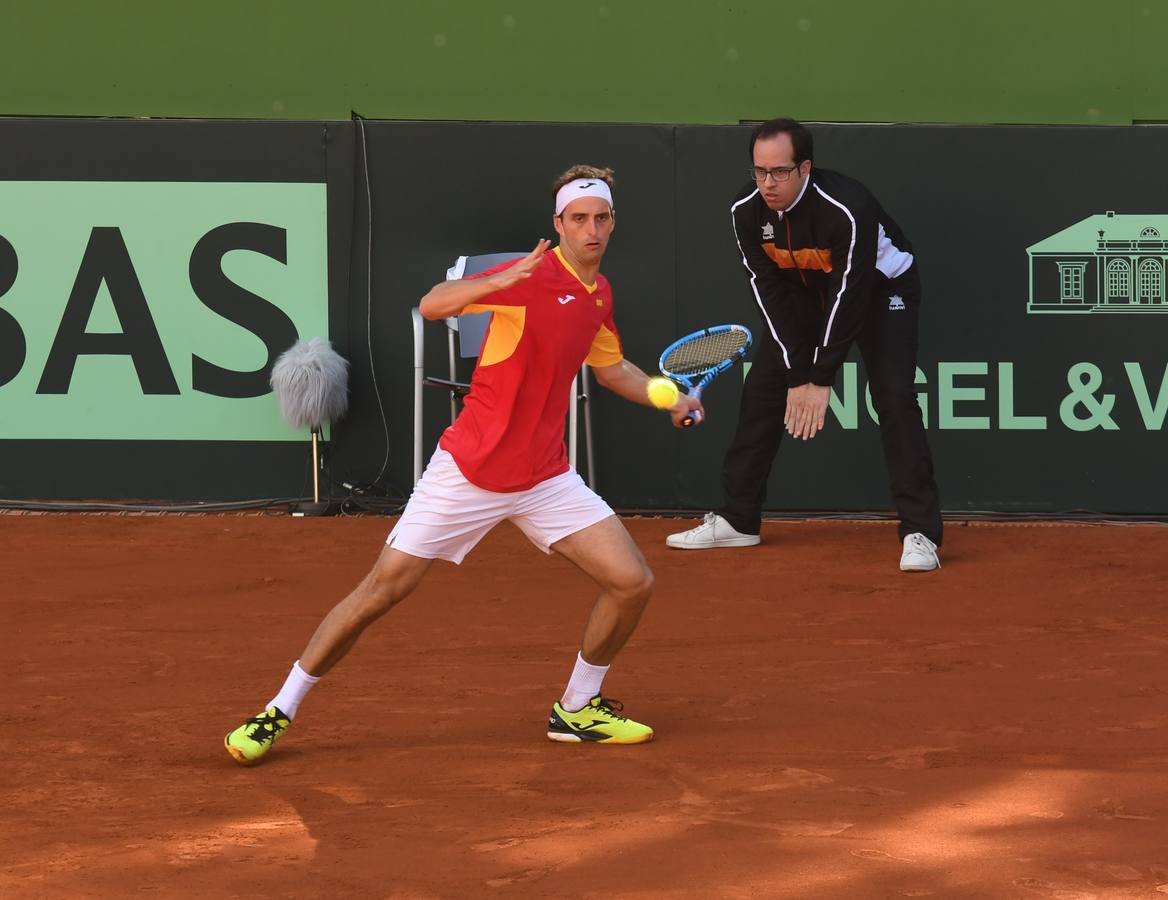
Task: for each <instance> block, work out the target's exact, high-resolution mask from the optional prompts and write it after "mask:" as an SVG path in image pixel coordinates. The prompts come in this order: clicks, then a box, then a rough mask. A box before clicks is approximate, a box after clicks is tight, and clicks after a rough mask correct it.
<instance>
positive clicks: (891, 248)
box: [730, 167, 917, 387]
mask: <svg viewBox="0 0 1168 900" xmlns="http://www.w3.org/2000/svg"><path fill="white" fill-rule="evenodd" d="M730 210H731V213H730V214H731V218H732V220H733V224H734V234H735V237H736V238H737V239H738V247H739V249H740V250H741V252H742V263H743V265H745V266H746V270H747V272H748V273H749V275H750V286H751V289H752V291H753V293H754V298H755V301H756V302H757V303H758V306H759V309H760V310H761V312H762V316H763V320H764V322H765V324H766V327H767V330H768V331H769V333H770V336H771V338H772V339H773V340H774V341H775V342H776V343H777V344H778V345H779V349H780V351H781V353H782V356H783V362H784V363H785V365H786V367H787V385H788V387H798V386H799V385H801V384H807V383H808V382H811V383H812V384H818V385H830V384H832V382H833V381H834V379H835V374H836V372H837V371H838V370H839V367H840V366H841V365H842V364H843V361H844V359H845V357H846V356H847V355H848V348H849V347H851V344H852V341H853V340H854V339H855V337H856V335H857V334H858V333H859V331H860V328H861V326H862V325H863V324H864V320H865V317H866V315H867V313H868V309H869V304H870V302H871V296H872V294H873V291H874V290H876V289H879V288H882V287H887V283H888V282H889V281H892V280H893V279H901V278H905V277H909V278H916V277H917V273H916V268H915V266H914V260H913V255H912V246H911V245H910V244H909V242H908V239H907V238H906V237H905V235H904V232H902V231H901V230H900V226H898V225H897V224H896V222H894V221H893V220H892V218H891V217H890V216H889V215H888V214H887V213H886V212H885V211H884V210H883V209H882V208H881V206H880V203H879V201H878V200H877V199H876V198H875V197H874V196H873V195H872V192H871V191H869V190H868V189H867V188H866V187H865V186H864V185H863V184H861V183H860V182H858V181H856V180H855V179H854V178H849V177H848V176H846V175H842V174H840V173H839V172H833V171H830V170H828V169H817V168H814V167H813V168H812V170H811V175H810V177H809V178H808V179H807V181H806V182H805V184H804V186H803V190H802V193H801V194H800V195H799V197H798V198H797V199H796V200H795V202H794V203H793V204H792V205H791V206H790V207H789V208H788V209H786V210H780V211H775V210H771V209H769V208H767V205H766V203H764V202H763V199H762V195H761V194H760V193H759V191H758V188H757V187H756V185H755V184H754V182H749V183H748V184H747V185H746V187H744V188H743V189H742V191H741V192H740V193H739V194H738V197H737V198H736V199H735V202H734V204H733V205H732V206H731V208H730Z"/></svg>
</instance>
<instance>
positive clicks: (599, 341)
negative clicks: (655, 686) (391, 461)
mask: <svg viewBox="0 0 1168 900" xmlns="http://www.w3.org/2000/svg"><path fill="white" fill-rule="evenodd" d="M612 187H613V177H612V172H611V170H609V169H598V168H595V167H592V166H575V167H573V168H571V169H569V170H568V171H567V172H565V173H564V174H563V175H561V176H560V177H559V178H558V179H557V180H556V182H555V185H554V193H555V215H554V216H553V219H552V224H553V225H554V227H555V229H556V232H557V234H558V235H559V238H560V242H559V245H558V246H556V247H555V248H554V249H551V250H550V252H549V248H550V247H551V244H550V242H549V241H546V240H540V241H539V243H538V244H536V246H535V248H534V249H533V250H532V251H531V253H529V254H528V255H527V256H526V257H523V258H522V259H519V260H518V261H515V260H513V261H511V262H507V263H503V264H502V265H499V266H496V267H495V268H493V269H489V270H487V271H486V272H483V273H482V274H481V275H477V276H472V277H468V278H465V279H462V280H461V281H448V282H442V283H440V284H437V285H435V286H434V287H433V288H432V289H431V290H430V292H429V293H428V294H427V295H426V296H425V297H424V298H422V301H421V304H420V308H421V312H422V315H424V316H425V317H426V318H427V319H443V318H446V317H448V316H455V315H459V314H460V313H464V312H484V311H490V312H492V313H493V314H494V315H493V316H492V319H491V324H490V327H489V329H488V331H487V335H486V338H485V340H484V343H483V348H482V351H481V354H480V356H479V362H478V367H477V368H476V369H475V372H474V376H473V378H472V379H471V387H470V393H469V394H468V395H467V397H466V401H465V405H464V407H463V411H462V413H461V414H460V415H459V417H458V419H457V420H456V421H455V423H454V424H453V425H451V426H450V428H448V429H447V430H446V432H445V433H444V434H443V435H442V438H441V439H440V441H439V443H438V448H437V449H436V450H435V451H434V455H433V456H432V457H431V458H430V462H429V465H428V466H427V467H426V471H425V473H424V474H423V476H422V478H421V480H420V481H419V482H418V484H417V486H416V487H415V489H414V492H413V495H412V496H411V497H410V500H409V503H408V504H406V508H405V510H404V511H403V513H402V515H401V518H400V519H399V520H398V522H397V525H396V526H395V527H394V529H393V530H392V531H391V532H390V535H389V537H388V539H387V541H386V546H385V547H384V548H383V549H382V551H381V555H380V557H379V558H378V560H377V562H376V564H375V565H374V566H373V569H372V571H370V572H369V574H368V575H366V576H365V579H364V580H363V581H362V582H361V583H360V584H359V585H357V587H356V588H355V589H354V590H353V591H352V593H350V594H349V595H348V596H347V597H346V598H345V599H344V600H342V601H341V602H340V603H338V604H337V605H336V606H335V607H333V609H332V611H331V612H329V614H328V615H327V616H325V618H324V620H323V621H322V622H321V623H320V625H319V627H318V628H317V629H316V633H315V634H313V636H312V639H311V640H310V641H309V642H308V646H307V647H305V649H304V652H303V653H301V654H300V658H299V659H298V660H297V661H296V662H295V663H293V665H292V669H291V671H290V672H289V674H288V677H287V679H286V680H285V682H284V686H283V687H282V688H280V690H279V692H278V693H277V694H276V695H275V697H273V698H272V700H271V701H270V702H269V703H268V704H267V705H266V706H265V708H264V710H263V712H261V713H260V714H259V715H257V716H255V717H254V718H251V719H248V720H247V721H246V722H244V723H243V724H242V725H240V726H239V727H238V728H236V729H235V730H234V731H232V732H230V733H229V734H228V735H227V737H226V738H225V744H226V747H227V750H228V752H229V753H230V754H231V756H232V757H233V758H234V759H235V760H236V762H239V763H241V764H243V765H253V764H255V763H257V762H259V761H260V760H261V759H262V758H263V756H264V754H265V753H267V751H268V750H269V749H270V748H271V746H272V745H273V744H274V743H275V741H276V740H277V739H278V738H279V737H280V736H281V735H282V734H283V733H284V732H285V730H286V729H287V728H288V726H289V724H290V723H291V722H292V720H293V718H294V717H295V716H296V713H297V710H298V708H299V706H300V703H301V701H302V700H303V699H304V697H305V695H306V694H307V693H308V691H309V690H310V689H311V688H312V686H313V685H314V684H316V683H317V681H318V680H319V679H320V678H321V677H322V676H323V675H324V674H325V673H327V672H328V671H329V670H330V669H332V668H333V666H335V665H336V664H337V663H338V662H340V660H341V659H342V658H343V657H344V656H345V654H346V653H348V652H349V650H350V649H352V647H353V645H354V644H355V643H356V641H357V639H358V638H359V637H360V636H361V634H362V632H364V630H365V629H366V628H367V627H368V626H369V625H371V624H372V623H373V622H375V621H376V620H377V619H379V618H380V617H381V616H383V615H385V613H387V612H389V610H391V609H392V608H393V607H394V606H396V605H397V604H398V603H399V602H401V601H402V600H404V599H405V598H406V597H407V596H408V595H409V593H410V592H411V591H412V590H413V589H414V588H416V587H417V586H418V584H419V582H420V581H421V580H422V577H423V576H424V575H425V574H426V572H427V570H428V569H429V568H430V566H431V564H432V563H433V561H434V560H435V559H444V560H448V561H450V562H452V563H456V564H457V563H460V562H462V560H463V558H464V557H465V556H466V554H467V553H468V552H469V551H470V550H471V549H472V548H473V547H474V546H475V545H476V544H477V543H478V542H479V541H480V540H482V538H483V537H484V536H485V535H486V533H487V532H488V531H490V530H491V529H492V528H493V527H494V526H495V525H497V524H498V523H499V522H501V521H503V520H504V519H509V520H510V521H512V522H514V523H515V524H516V525H517V526H518V527H519V528H520V530H522V531H523V533H524V534H526V535H527V537H528V539H529V540H531V542H532V543H533V544H535V545H536V546H537V547H538V548H540V549H541V550H543V551H544V552H545V553H550V552H551V551H553V550H554V551H555V552H556V553H559V554H561V555H562V556H564V557H566V558H567V559H569V560H571V561H572V562H573V563H575V565H576V566H577V567H579V568H580V569H581V570H582V571H584V572H585V573H586V574H587V575H589V576H590V577H591V578H592V579H593V580H594V581H595V582H596V583H597V585H598V586H599V587H600V597H599V598H598V599H597V601H596V605H595V606H594V607H593V610H592V615H591V617H590V619H589V621H588V624H587V626H586V627H585V629H584V637H583V641H582V644H581V647H580V651H579V652H578V653H577V654H576V659H575V664H574V667H573V669H572V674H571V677H570V678H569V680H568V685H567V688H566V689H565V690H564V693H563V696H562V697H561V698H560V700H559V701H558V702H556V703H553V704H552V709H551V714H550V715H549V716H548V723H547V736H548V737H549V738H550V739H551V740H554V741H567V742H585V741H591V742H595V743H605V744H638V743H642V742H644V741H649V740H652V738H653V729H652V728H650V727H649V726H648V725H643V724H641V723H640V722H635V721H633V720H632V719H630V718H627V717H625V716H623V715H621V711H622V705H621V703H620V702H619V701H616V700H612V699H609V698H606V697H605V696H603V694H602V693H601V684H602V682H603V680H604V676H605V674H606V673H607V672H608V668H609V665H610V663H611V662H612V661H613V659H614V658H615V657H616V655H617V653H618V652H619V651H620V649H621V648H622V647H623V646H624V644H625V642H626V641H627V640H628V639H629V636H630V635H631V634H632V633H633V630H634V629H635V628H636V626H637V622H638V621H639V620H640V618H641V613H642V612H643V611H644V609H645V604H646V603H647V602H648V601H649V596H650V594H651V593H652V591H653V574H652V572H651V571H650V570H649V567H648V565H647V564H646V563H645V559H644V557H643V556H642V555H641V552H640V550H639V549H638V548H637V545H636V544H635V543H634V542H633V540H632V538H631V537H630V536H629V533H628V532H627V531H626V530H625V528H624V526H623V525H622V524H621V522H620V520H619V519H618V518H617V517H616V516H615V515H614V514H613V511H612V509H611V508H609V506H608V504H607V503H605V502H604V500H602V499H601V498H600V497H598V496H597V495H596V494H594V493H593V492H592V491H591V490H590V489H589V488H588V486H587V485H586V484H585V483H584V481H583V480H582V479H581V478H580V476H579V475H578V474H577V473H576V471H575V470H574V469H572V468H571V466H570V465H569V464H568V458H567V452H566V448H565V447H564V438H563V435H564V418H565V416H566V414H567V411H568V404H569V402H570V399H571V387H572V380H573V378H574V377H575V375H576V373H577V372H578V371H579V370H580V366H581V365H582V364H584V363H587V364H588V365H590V366H592V367H593V371H594V372H595V375H596V380H597V381H598V382H599V383H600V384H601V385H603V386H604V387H606V388H608V389H609V390H611V391H613V392H615V393H616V394H619V395H620V396H622V397H624V398H626V399H628V400H631V401H633V402H636V403H641V404H644V405H651V404H650V401H649V398H648V393H647V386H648V380H649V379H648V376H647V375H646V374H645V373H644V372H643V371H641V370H640V369H639V368H637V367H636V366H635V365H633V364H632V363H630V362H629V361H628V360H626V359H625V358H624V356H623V352H622V348H621V342H620V338H619V336H618V334H617V329H616V325H615V323H614V320H613V302H612V290H611V288H610V286H609V283H608V281H607V279H606V278H605V277H604V276H603V275H601V274H600V261H601V259H602V257H603V256H604V252H605V250H606V249H607V247H608V242H609V238H610V237H611V236H612V232H613V228H614V226H615V214H614V212H613V200H612ZM695 410H696V411H699V412H700V411H701V410H702V407H701V403H700V402H698V401H696V400H693V399H691V398H689V397H687V396H686V395H685V394H681V395H679V397H678V399H677V402H676V403H675V404H674V405H673V406H672V407H671V408H670V409H669V413H670V416H671V417H672V419H673V424H674V425H675V426H677V427H680V426H681V422H682V420H683V419H685V418H686V417H687V416H689V415H690V414H691V412H693V411H695Z"/></svg>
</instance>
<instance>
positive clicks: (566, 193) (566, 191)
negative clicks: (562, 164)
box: [556, 178, 612, 216]
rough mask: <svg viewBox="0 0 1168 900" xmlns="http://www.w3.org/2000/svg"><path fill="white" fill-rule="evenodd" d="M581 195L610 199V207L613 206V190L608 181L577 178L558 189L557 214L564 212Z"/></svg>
mask: <svg viewBox="0 0 1168 900" xmlns="http://www.w3.org/2000/svg"><path fill="white" fill-rule="evenodd" d="M581 197H599V198H600V199H601V200H606V201H608V205H609V208H610V209H611V208H612V191H610V190H609V189H608V183H607V182H606V181H605V180H604V179H603V178H577V179H576V180H575V181H569V182H568V183H567V184H565V185H564V186H563V187H562V188H560V189H559V190H558V191H556V215H557V216H558V215H559V214H560V213H562V212H563V211H564V208H565V207H567V205H568V204H569V203H571V202H572V201H573V200H579V199H580V198H581Z"/></svg>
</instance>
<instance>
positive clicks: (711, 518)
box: [701, 512, 718, 529]
mask: <svg viewBox="0 0 1168 900" xmlns="http://www.w3.org/2000/svg"><path fill="white" fill-rule="evenodd" d="M717 518H718V514H717V513H712V512H708V513H706V517H705V518H704V519H702V526H701V527H702V528H710V529H713V528H714V527H715V526H716V525H717V522H716V519H717Z"/></svg>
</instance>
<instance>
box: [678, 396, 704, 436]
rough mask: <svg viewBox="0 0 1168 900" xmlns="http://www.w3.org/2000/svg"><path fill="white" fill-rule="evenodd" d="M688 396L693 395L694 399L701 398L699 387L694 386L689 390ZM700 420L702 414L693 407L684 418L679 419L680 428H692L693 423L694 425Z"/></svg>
mask: <svg viewBox="0 0 1168 900" xmlns="http://www.w3.org/2000/svg"><path fill="white" fill-rule="evenodd" d="M689 396H691V397H693V398H694V399H695V400H701V399H702V389H701V387H696V388H694V389H693V390H692V391H690V392H689ZM701 420H702V414H701V413H700V412H698V411H697V410H696V409H695V410H694V411H693V412H692V413H690V414H689V415H688V416H686V417H685V418H684V419H682V420H681V427H682V428H692V427H693V426H694V425H696V424H697V423H698V422H700V421H701Z"/></svg>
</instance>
